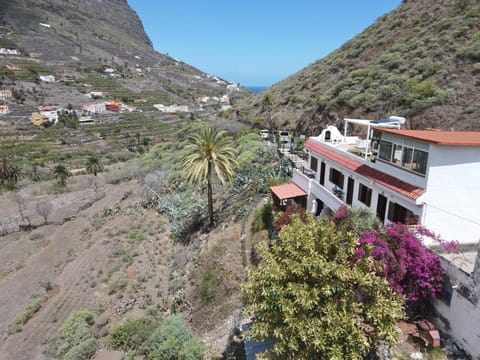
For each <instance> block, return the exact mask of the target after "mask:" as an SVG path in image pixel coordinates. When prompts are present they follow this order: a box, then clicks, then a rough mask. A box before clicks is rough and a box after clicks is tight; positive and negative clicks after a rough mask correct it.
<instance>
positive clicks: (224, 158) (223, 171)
mask: <svg viewBox="0 0 480 360" xmlns="http://www.w3.org/2000/svg"><path fill="white" fill-rule="evenodd" d="M189 139H190V145H188V148H187V151H188V154H187V155H186V156H184V157H183V159H182V169H183V170H185V171H186V173H187V179H188V181H189V182H191V183H194V184H196V183H201V182H203V181H206V182H207V190H208V212H209V218H210V226H213V224H214V219H213V189H212V186H213V184H212V182H213V175H214V174H215V175H216V176H217V178H218V179H219V180H220V182H221V183H222V184H224V183H225V182H226V181H228V180H231V179H232V178H233V176H234V174H235V173H234V169H235V167H236V166H237V162H236V160H235V157H236V155H237V151H236V150H235V148H234V147H233V139H232V137H231V136H229V135H228V134H227V132H226V131H219V130H217V129H213V128H210V127H205V128H203V129H201V130H200V132H199V133H197V134H194V135H192V136H190V138H189Z"/></svg>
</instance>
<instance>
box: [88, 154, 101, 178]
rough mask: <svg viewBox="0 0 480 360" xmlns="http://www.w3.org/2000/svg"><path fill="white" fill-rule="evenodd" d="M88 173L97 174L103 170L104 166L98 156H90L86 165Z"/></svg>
mask: <svg viewBox="0 0 480 360" xmlns="http://www.w3.org/2000/svg"><path fill="white" fill-rule="evenodd" d="M85 168H86V170H87V173H89V174H93V175H95V176H97V173H99V172H101V171H103V166H102V164H100V161H99V160H98V158H97V157H96V156H90V157H89V158H88V160H87V165H86V166H85Z"/></svg>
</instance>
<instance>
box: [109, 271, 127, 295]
mask: <svg viewBox="0 0 480 360" xmlns="http://www.w3.org/2000/svg"><path fill="white" fill-rule="evenodd" d="M127 284H128V278H127V274H125V273H124V272H121V271H117V272H116V273H114V274H113V275H112V277H111V278H110V280H109V281H108V292H109V294H113V293H115V292H117V291H118V290H120V289H123V288H124V287H125V286H127Z"/></svg>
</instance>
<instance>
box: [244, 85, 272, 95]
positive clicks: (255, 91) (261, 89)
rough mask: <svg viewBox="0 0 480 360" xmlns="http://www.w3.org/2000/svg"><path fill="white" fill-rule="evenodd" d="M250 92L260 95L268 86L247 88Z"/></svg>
mask: <svg viewBox="0 0 480 360" xmlns="http://www.w3.org/2000/svg"><path fill="white" fill-rule="evenodd" d="M245 87H246V88H247V89H248V90H250V91H251V92H253V93H255V94H258V93H259V92H262V91H263V90H265V89H266V88H267V87H268V86H245Z"/></svg>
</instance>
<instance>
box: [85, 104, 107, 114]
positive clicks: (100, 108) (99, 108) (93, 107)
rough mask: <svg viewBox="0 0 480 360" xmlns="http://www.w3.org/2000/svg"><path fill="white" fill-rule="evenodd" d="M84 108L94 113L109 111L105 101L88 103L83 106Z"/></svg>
mask: <svg viewBox="0 0 480 360" xmlns="http://www.w3.org/2000/svg"><path fill="white" fill-rule="evenodd" d="M82 110H83V111H86V112H89V113H92V114H103V113H105V112H106V111H107V108H106V104H105V103H104V102H101V103H88V104H84V105H83V106H82Z"/></svg>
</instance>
